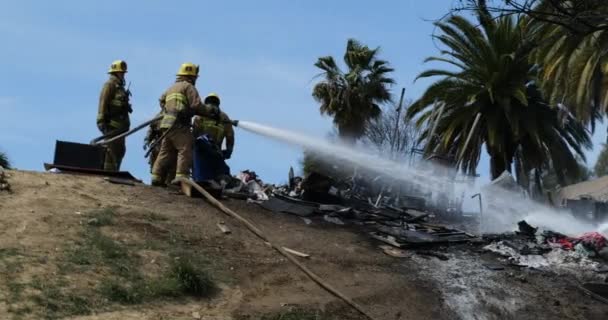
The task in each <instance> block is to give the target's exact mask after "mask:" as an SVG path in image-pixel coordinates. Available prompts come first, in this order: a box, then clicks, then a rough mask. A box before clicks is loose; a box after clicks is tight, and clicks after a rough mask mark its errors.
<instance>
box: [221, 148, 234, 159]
mask: <svg viewBox="0 0 608 320" xmlns="http://www.w3.org/2000/svg"><path fill="white" fill-rule="evenodd" d="M231 156H232V149H226V150H222V158H224V160H228V159H230V157H231Z"/></svg>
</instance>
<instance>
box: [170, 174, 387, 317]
mask: <svg viewBox="0 0 608 320" xmlns="http://www.w3.org/2000/svg"><path fill="white" fill-rule="evenodd" d="M177 180H178V181H180V182H182V183H185V184H187V185H189V186H191V187H192V188H194V189H196V190H197V191H198V192H200V193H201V194H202V195H203V196H204V197H205V199H207V201H209V202H210V203H211V204H212V205H213V206H215V207H216V208H218V209H219V210H220V211H222V212H224V213H225V214H226V215H228V216H230V217H232V218H234V219H236V220H238V221H239V222H241V223H242V224H244V225H245V227H247V229H249V231H251V232H252V233H253V234H255V235H256V236H258V237H259V238H260V239H262V240H263V241H265V242H266V243H268V244H269V245H270V246H271V247H272V248H273V249H275V250H276V251H277V252H278V253H280V254H281V255H283V256H284V257H285V258H287V260H289V261H290V262H292V263H293V264H295V265H296V267H298V268H299V269H300V270H301V271H302V272H304V273H305V274H306V275H307V276H308V277H309V278H310V279H311V280H312V281H314V282H315V283H317V284H318V285H319V286H321V288H323V289H325V290H326V291H327V292H329V293H331V294H332V295H334V296H336V297H338V298H340V299H342V300H343V301H344V302H346V303H347V304H348V305H350V306H351V307H353V308H354V309H355V310H357V311H358V312H359V313H361V314H362V315H364V316H365V317H367V318H368V319H370V320H376V319H375V318H374V317H372V316H371V315H370V314H368V313H367V312H366V311H365V310H364V309H363V307H361V306H360V305H359V304H358V303H356V302H355V301H353V300H352V299H351V298H349V297H347V296H346V295H344V294H343V293H341V292H340V291H338V290H337V289H335V288H334V287H332V286H331V285H330V284H328V283H327V282H325V281H324V280H323V279H321V278H320V277H319V276H318V275H316V274H315V273H313V272H312V271H311V270H310V269H308V268H307V267H306V266H305V265H303V264H302V263H300V261H298V260H296V258H294V257H293V256H292V255H291V254H289V253H288V252H287V251H285V250H284V249H283V247H281V246H279V245H277V244H275V243H273V242H271V241H270V240H269V239H268V237H266V235H265V234H264V233H263V232H262V231H261V230H260V229H259V228H258V227H256V226H255V225H254V224H253V223H251V222H250V221H249V220H247V219H245V218H243V217H242V216H240V215H239V214H238V213H236V212H234V211H232V210H230V209H229V208H228V207H226V206H224V205H223V204H222V203H221V202H219V201H218V200H217V199H215V198H214V197H213V196H212V195H211V194H209V192H207V191H206V190H205V189H203V188H202V187H201V186H199V185H198V184H197V183H196V182H194V181H192V180H190V179H186V178H182V177H180V178H177Z"/></svg>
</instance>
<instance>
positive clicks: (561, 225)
mask: <svg viewBox="0 0 608 320" xmlns="http://www.w3.org/2000/svg"><path fill="white" fill-rule="evenodd" d="M238 127H239V128H241V129H244V130H247V131H249V132H252V133H255V134H258V135H261V136H265V137H268V138H271V139H274V140H278V141H282V142H284V143H287V144H290V145H295V146H299V147H302V148H303V149H305V150H310V151H312V152H314V153H316V154H318V155H322V156H323V157H325V158H326V159H328V160H331V161H334V162H335V161H338V163H339V162H340V161H344V162H347V163H350V164H352V165H355V166H356V167H358V168H362V169H365V170H367V171H368V172H371V173H375V174H381V175H384V176H387V177H390V178H391V179H393V180H394V181H398V182H401V183H403V184H410V185H411V184H415V185H416V187H417V188H419V189H421V190H420V191H421V192H423V193H433V194H434V195H437V194H439V193H442V192H445V190H446V186H451V187H453V189H452V190H455V192H454V193H455V194H461V193H462V192H464V194H465V197H470V196H472V195H474V194H476V193H481V194H482V202H483V212H482V221H483V223H482V231H483V232H505V231H512V230H515V229H516V228H517V222H518V221H520V220H523V219H525V220H526V221H528V223H530V224H532V225H534V226H538V227H540V228H541V229H548V230H553V231H557V232H561V233H564V234H567V235H570V236H578V235H580V234H581V233H584V232H589V231H600V232H605V233H604V235H605V236H608V230H606V229H608V228H607V227H606V225H605V224H604V225H603V226H601V227H600V225H593V224H591V223H589V222H585V221H581V220H579V219H576V218H575V217H574V216H572V215H571V214H569V213H568V212H565V211H561V210H557V209H554V208H551V207H548V206H545V205H541V204H539V203H537V202H535V201H532V200H530V199H526V198H524V197H522V195H521V194H519V193H516V192H513V191H509V190H505V189H502V188H498V187H489V188H480V187H479V186H475V185H474V184H463V183H455V182H454V179H453V173H454V172H453V171H452V170H451V169H448V168H445V167H443V166H439V165H433V164H425V168H426V169H424V170H421V169H420V168H418V167H413V166H408V165H407V164H404V163H398V162H395V161H392V160H389V159H386V158H384V157H381V156H380V155H378V154H373V153H370V152H369V151H367V150H362V149H361V148H357V147H356V146H351V145H346V144H343V143H339V142H330V141H327V140H324V139H321V138H316V137H311V136H308V135H305V134H301V133H298V132H294V131H290V130H285V129H279V128H274V127H270V126H266V125H262V124H258V123H254V122H249V121H240V122H239V125H238ZM429 168H430V169H429ZM607 222H608V221H607ZM605 223H606V222H605Z"/></svg>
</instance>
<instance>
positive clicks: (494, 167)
mask: <svg viewBox="0 0 608 320" xmlns="http://www.w3.org/2000/svg"><path fill="white" fill-rule="evenodd" d="M510 169H511V164H510V163H508V164H507V163H506V161H505V159H504V157H503V156H502V155H501V154H495V155H490V174H491V175H492V180H494V179H496V178H498V177H499V176H500V175H501V174H502V173H503V172H505V170H506V171H509V172H511V170H510Z"/></svg>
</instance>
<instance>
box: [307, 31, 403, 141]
mask: <svg viewBox="0 0 608 320" xmlns="http://www.w3.org/2000/svg"><path fill="white" fill-rule="evenodd" d="M378 53H379V48H375V49H370V48H369V47H367V46H365V45H362V44H361V43H359V42H358V41H356V40H354V39H349V40H348V43H347V45H346V53H345V54H344V63H345V64H346V66H347V68H348V70H347V71H346V72H344V71H342V70H341V69H340V67H339V66H338V65H337V64H336V61H335V60H334V58H333V57H331V56H327V57H321V58H319V59H318V60H317V62H316V63H315V66H316V67H318V68H319V69H321V70H323V72H322V73H321V74H320V75H319V76H323V80H322V81H320V82H319V83H317V84H316V85H315V87H314V89H313V92H312V96H313V97H314V98H315V100H316V101H318V102H319V103H321V107H320V111H321V114H326V115H329V116H332V117H333V120H334V124H335V126H336V127H337V129H338V134H339V136H340V138H342V139H343V140H345V141H347V142H350V143H354V141H355V140H356V139H358V138H359V137H361V136H362V135H363V133H364V132H365V128H366V126H367V124H368V121H370V120H371V119H375V118H377V117H378V116H380V113H381V109H380V106H379V105H380V104H382V103H385V102H388V101H390V100H391V94H390V91H389V86H390V85H392V84H393V83H394V80H393V79H391V78H389V76H388V75H389V73H391V72H392V71H393V69H392V68H390V67H389V65H388V62H386V61H384V60H380V59H378Z"/></svg>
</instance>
